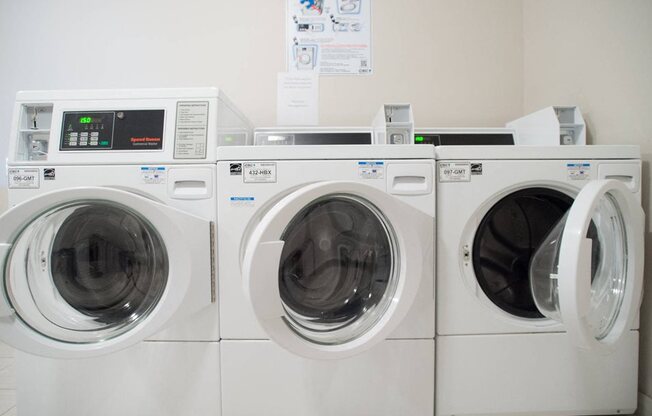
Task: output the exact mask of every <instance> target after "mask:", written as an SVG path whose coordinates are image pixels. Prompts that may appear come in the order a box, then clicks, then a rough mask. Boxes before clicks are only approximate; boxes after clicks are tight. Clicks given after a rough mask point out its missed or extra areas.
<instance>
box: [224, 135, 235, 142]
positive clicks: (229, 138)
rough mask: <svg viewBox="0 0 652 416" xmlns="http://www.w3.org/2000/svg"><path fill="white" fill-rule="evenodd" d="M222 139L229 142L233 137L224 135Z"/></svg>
mask: <svg viewBox="0 0 652 416" xmlns="http://www.w3.org/2000/svg"><path fill="white" fill-rule="evenodd" d="M224 141H225V142H227V143H231V142H232V141H233V137H231V136H226V137H225V138H224Z"/></svg>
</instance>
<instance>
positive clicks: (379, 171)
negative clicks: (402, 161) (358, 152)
mask: <svg viewBox="0 0 652 416" xmlns="http://www.w3.org/2000/svg"><path fill="white" fill-rule="evenodd" d="M358 176H359V177H360V178H362V179H382V178H383V177H384V176H385V162H383V161H378V160H372V161H360V162H358Z"/></svg>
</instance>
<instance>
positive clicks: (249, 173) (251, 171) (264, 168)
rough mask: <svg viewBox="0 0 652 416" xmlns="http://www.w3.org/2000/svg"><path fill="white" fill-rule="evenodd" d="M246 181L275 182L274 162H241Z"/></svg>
mask: <svg viewBox="0 0 652 416" xmlns="http://www.w3.org/2000/svg"><path fill="white" fill-rule="evenodd" d="M242 171H243V172H244V175H243V177H244V181H245V182H246V183H274V182H276V162H255V163H253V162H250V163H243V164H242Z"/></svg>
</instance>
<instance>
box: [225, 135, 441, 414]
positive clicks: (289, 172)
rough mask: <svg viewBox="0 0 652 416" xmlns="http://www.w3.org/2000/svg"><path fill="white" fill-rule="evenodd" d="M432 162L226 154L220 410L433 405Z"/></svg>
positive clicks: (391, 148)
mask: <svg viewBox="0 0 652 416" xmlns="http://www.w3.org/2000/svg"><path fill="white" fill-rule="evenodd" d="M434 163H435V161H434V148H433V147H428V148H425V147H417V146H411V145H402V146H401V145H378V146H369V145H339V146H338V145H335V146H320V145H312V146H255V147H230V148H220V149H219V150H218V167H217V170H218V187H217V196H218V228H219V230H220V232H219V233H218V250H219V252H220V262H219V273H218V276H219V287H220V292H219V295H220V296H219V304H220V327H221V334H222V343H221V344H222V349H221V366H222V414H223V415H228V416H234V415H253V414H265V415H284V416H288V415H297V416H298V415H302V416H303V415H317V414H324V415H326V414H329V415H330V414H339V415H363V414H364V415H367V414H373V415H397V414H410V415H424V416H425V415H432V414H433V412H434V371H433V369H434V353H435V350H434V316H435V309H434V306H435V305H434V263H433V260H434V259H433V258H434V245H433V244H434V208H435V190H434V178H435V176H434V175H435V171H434V166H435V165H434Z"/></svg>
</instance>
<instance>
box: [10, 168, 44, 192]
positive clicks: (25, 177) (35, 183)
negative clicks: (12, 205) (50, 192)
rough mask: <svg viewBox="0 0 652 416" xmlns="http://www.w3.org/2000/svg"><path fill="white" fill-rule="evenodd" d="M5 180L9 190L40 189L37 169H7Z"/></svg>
mask: <svg viewBox="0 0 652 416" xmlns="http://www.w3.org/2000/svg"><path fill="white" fill-rule="evenodd" d="M7 180H8V182H9V183H8V186H9V189H38V188H39V187H40V181H39V170H38V169H37V168H30V169H9V170H8V171H7Z"/></svg>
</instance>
